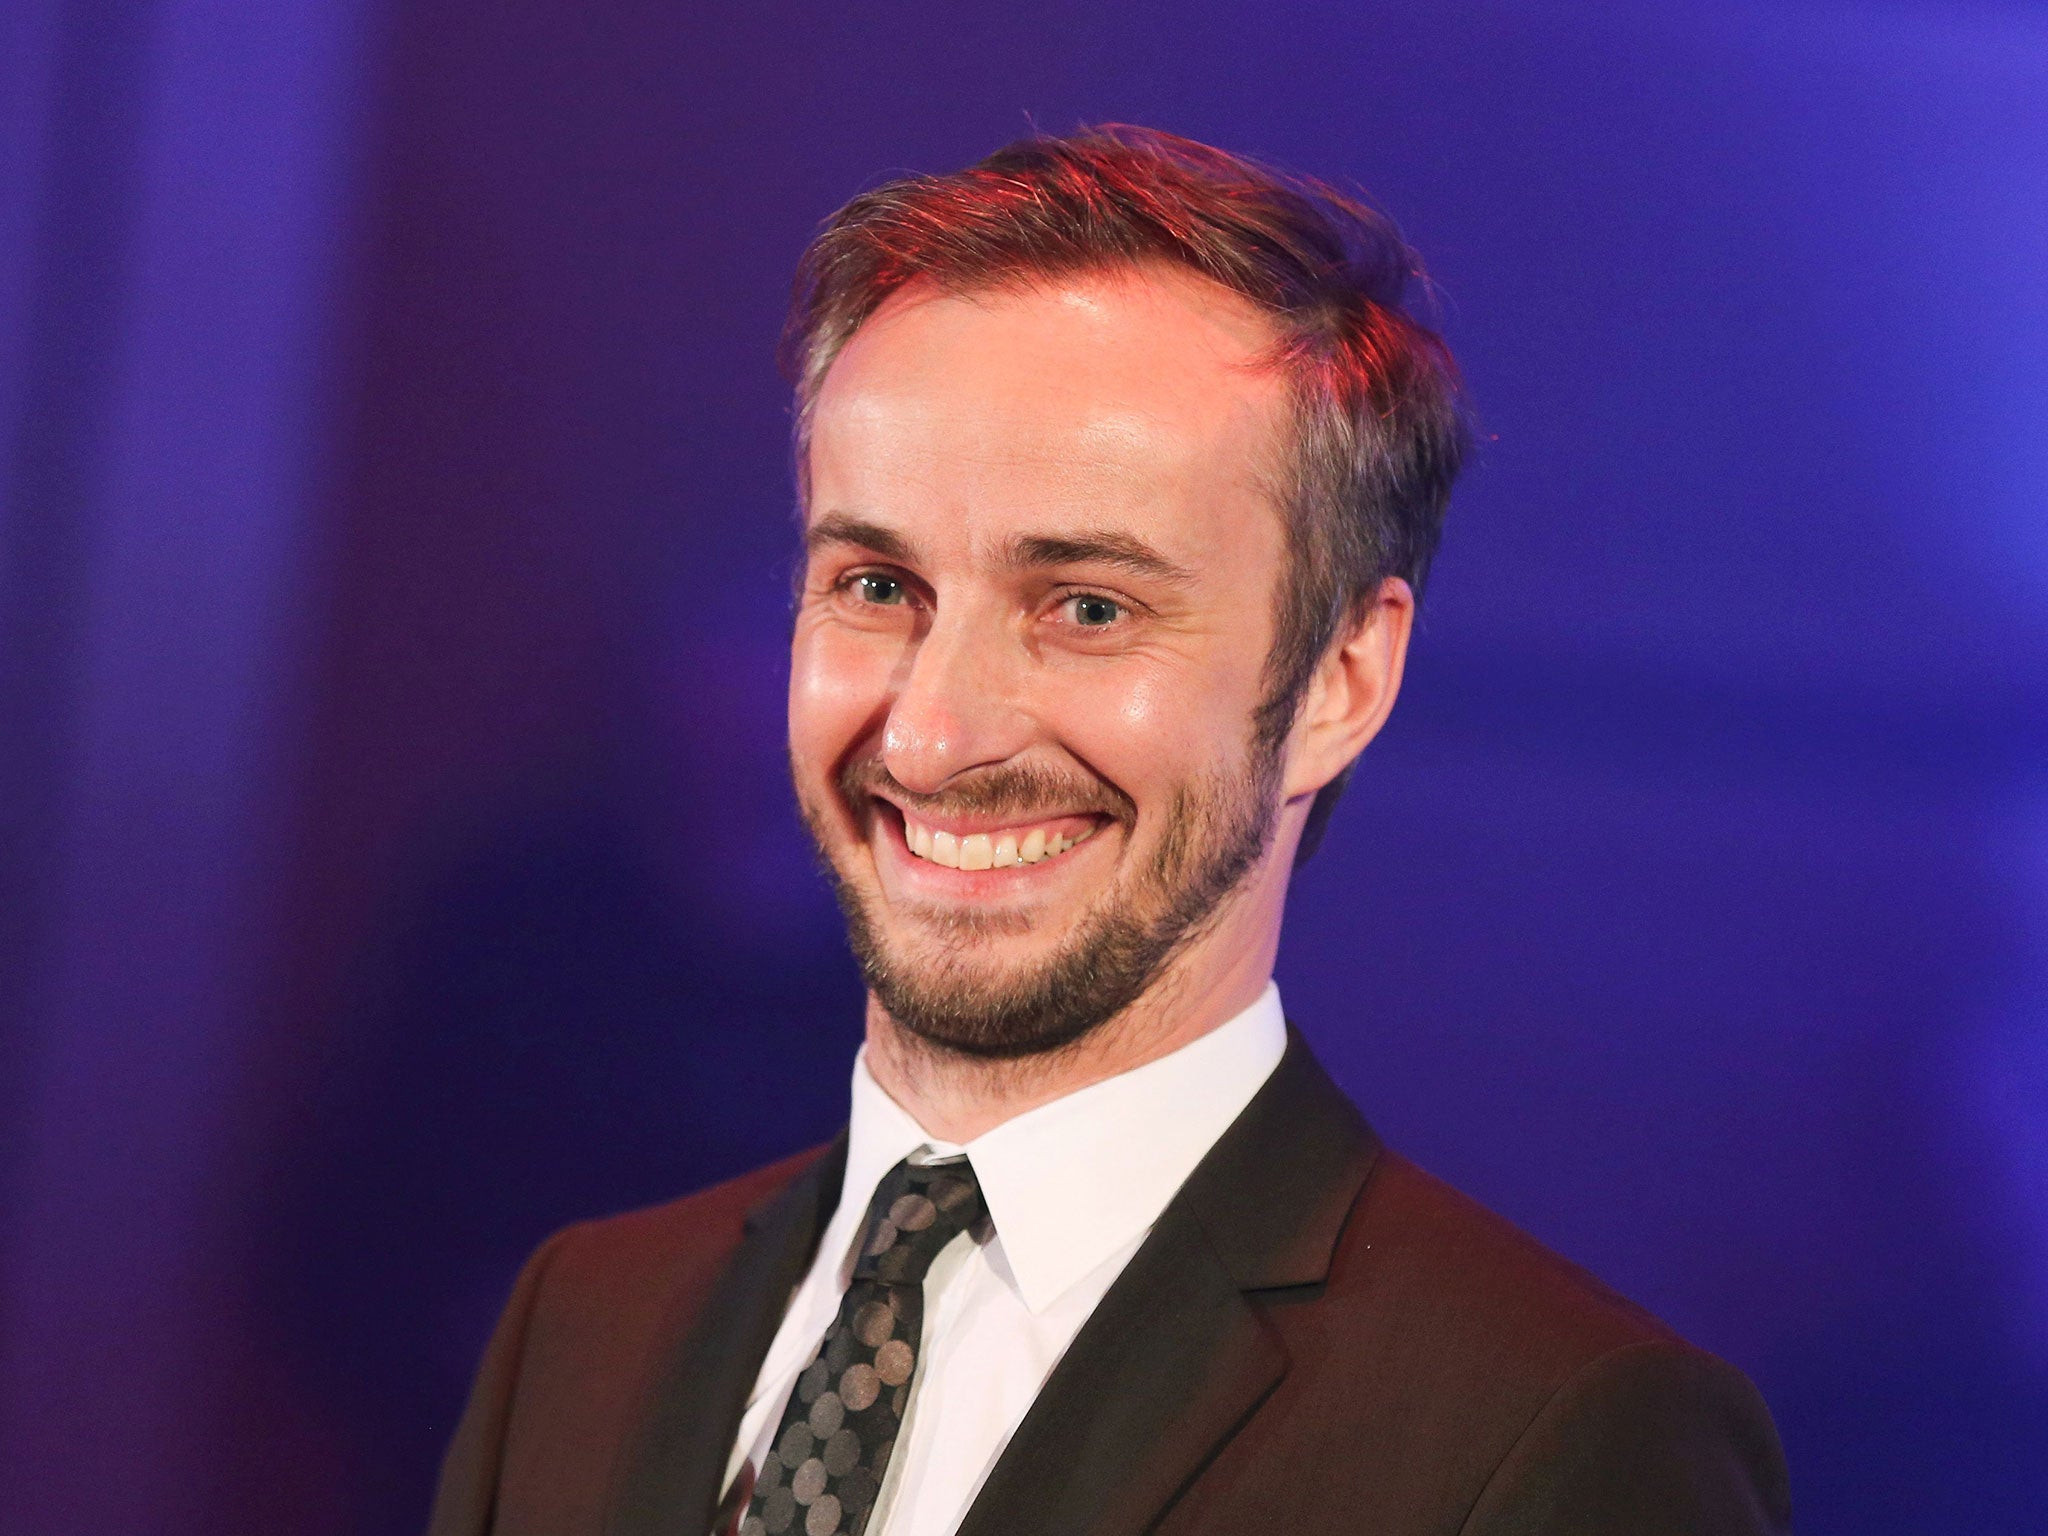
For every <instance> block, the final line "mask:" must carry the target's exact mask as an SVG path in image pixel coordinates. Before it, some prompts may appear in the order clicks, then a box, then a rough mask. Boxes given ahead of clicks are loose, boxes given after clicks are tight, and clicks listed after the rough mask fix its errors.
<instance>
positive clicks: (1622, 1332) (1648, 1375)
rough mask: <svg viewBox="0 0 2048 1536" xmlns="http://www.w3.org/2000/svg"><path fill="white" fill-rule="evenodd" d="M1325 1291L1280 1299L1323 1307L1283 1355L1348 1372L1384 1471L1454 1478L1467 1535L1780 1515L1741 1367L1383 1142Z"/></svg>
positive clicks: (1741, 1524)
mask: <svg viewBox="0 0 2048 1536" xmlns="http://www.w3.org/2000/svg"><path fill="white" fill-rule="evenodd" d="M1319 1299H1320V1302H1321V1303H1322V1304H1321V1305H1312V1306H1303V1307H1300V1308H1299V1309H1298V1312H1299V1316H1298V1317H1290V1316H1288V1314H1289V1313H1290V1312H1292V1311H1295V1310H1296V1309H1292V1308H1288V1307H1286V1306H1284V1305H1283V1306H1281V1307H1279V1308H1276V1309H1275V1314H1274V1315H1275V1318H1276V1321H1278V1322H1279V1324H1280V1326H1281V1328H1282V1330H1283V1332H1297V1331H1300V1330H1301V1328H1302V1327H1303V1326H1304V1325H1305V1324H1309V1323H1310V1320H1311V1316H1312V1315H1313V1314H1317V1313H1320V1314H1322V1316H1321V1320H1320V1321H1319V1322H1316V1323H1313V1325H1312V1326H1314V1327H1315V1328H1316V1331H1317V1332H1318V1333H1319V1334H1321V1335H1322V1338H1321V1339H1320V1340H1319V1343H1320V1345H1321V1348H1320V1350H1319V1351H1318V1352H1314V1353H1311V1352H1303V1353H1301V1354H1298V1355H1297V1357H1296V1358H1297V1359H1308V1360H1315V1361H1318V1362H1326V1364H1319V1365H1311V1367H1310V1371H1309V1374H1310V1375H1312V1376H1325V1377H1326V1384H1325V1390H1326V1391H1327V1390H1330V1389H1331V1388H1334V1387H1335V1386H1336V1385H1337V1383H1338V1381H1340V1380H1347V1379H1348V1381H1349V1382H1350V1383H1352V1392H1353V1396H1352V1398H1351V1401H1352V1402H1353V1403H1354V1404H1356V1405H1357V1410H1356V1411H1363V1412H1364V1413H1365V1414H1366V1415H1367V1416H1368V1417H1370V1418H1372V1419H1373V1420H1375V1421H1376V1423H1375V1426H1374V1427H1375V1430H1376V1432H1380V1433H1383V1434H1384V1435H1385V1436H1386V1438H1387V1443H1388V1444H1389V1445H1390V1446H1391V1447H1392V1448H1394V1449H1395V1450H1396V1454H1395V1456H1394V1457H1393V1458H1392V1462H1391V1464H1390V1465H1389V1466H1388V1467H1387V1468H1385V1469H1383V1475H1385V1476H1386V1477H1388V1478H1391V1479H1392V1480H1393V1481H1395V1482H1400V1481H1402V1480H1403V1479H1405V1478H1408V1477H1411V1476H1415V1475H1417V1474H1418V1473H1421V1474H1423V1475H1425V1476H1426V1477H1427V1478H1429V1479H1441V1480H1442V1481H1441V1482H1440V1483H1438V1486H1439V1487H1449V1488H1457V1489H1460V1490H1462V1492H1461V1493H1460V1494H1459V1495H1458V1496H1457V1498H1456V1499H1455V1500H1454V1502H1455V1503H1456V1504H1457V1505H1459V1506H1460V1507H1462V1508H1463V1509H1464V1510H1465V1511H1466V1512H1467V1513H1468V1514H1469V1524H1466V1525H1465V1527H1464V1528H1465V1529H1466V1530H1468V1531H1472V1532H1479V1531H1492V1530H1494V1529H1496V1528H1499V1529H1504V1530H1515V1531H1522V1530H1525V1529H1526V1530H1531V1531H1538V1530H1540V1531H1549V1530H1553V1529H1555V1530H1566V1529H1569V1530H1575V1531H1581V1532H1596V1531H1604V1530H1608V1529H1614V1530H1632V1529H1638V1528H1641V1524H1640V1522H1641V1519H1643V1518H1648V1519H1649V1520H1650V1524H1651V1526H1652V1527H1655V1528H1670V1529H1684V1530H1693V1529H1698V1530H1703V1531H1704V1530H1711V1531H1723V1530H1729V1531H1735V1530H1740V1531H1763V1530H1774V1529H1779V1528H1781V1527H1782V1526H1783V1524H1784V1521H1785V1518H1786V1515H1785V1510H1786V1507H1787V1504H1788V1497H1787V1494H1786V1491H1785V1490H1786V1481H1785V1470H1784V1459H1783V1453H1782V1451H1781V1449H1780V1447H1779V1444H1778V1440H1777V1434H1776V1431H1775V1429H1774V1428H1773V1427H1772V1424H1771V1418H1770V1414H1769V1411H1768V1409H1767V1408H1766V1407H1765V1406H1764V1403H1763V1400H1762V1398H1761V1397H1760V1396H1759V1395H1758V1394H1757V1391H1756V1389H1755V1387H1754V1386H1752V1385H1751V1384H1750V1382H1749V1380H1748V1379H1747V1378H1746V1377H1745V1376H1744V1375H1743V1374H1742V1373H1741V1372H1740V1371H1738V1370H1736V1369H1735V1368H1734V1367H1733V1366H1731V1365H1728V1364H1727V1363H1726V1362H1724V1361H1722V1360H1719V1359H1717V1358H1715V1357H1714V1356H1713V1355H1711V1354H1709V1353H1707V1352H1706V1351H1704V1350H1702V1349H1699V1348H1697V1347H1695V1346H1694V1345H1692V1344H1690V1343H1688V1342H1687V1341H1686V1340H1685V1339H1683V1338H1681V1337H1680V1336H1679V1335H1678V1334H1677V1333H1676V1332H1675V1331H1674V1330H1672V1329H1671V1328H1670V1327H1669V1326H1667V1325H1666V1324H1665V1323H1663V1322H1662V1321H1661V1320H1659V1319H1658V1318H1657V1317H1655V1316H1654V1315H1653V1314H1651V1313H1650V1312H1648V1311H1647V1310H1645V1309H1644V1308H1642V1307H1640V1306H1638V1305H1637V1304H1635V1303H1634V1302H1632V1301H1630V1300H1629V1299H1628V1298H1626V1297H1624V1296H1622V1295H1620V1294H1619V1293H1617V1292H1616V1291H1614V1290H1613V1289H1612V1288H1610V1287H1609V1286H1607V1285H1605V1284H1604V1283H1602V1282H1601V1281H1600V1280H1599V1279H1598V1278H1597V1277H1595V1276H1594V1275H1592V1274H1591V1273H1589V1272H1588V1271H1586V1270H1585V1269H1583V1268H1581V1267H1580V1266H1578V1265H1577V1264H1574V1263H1572V1262H1571V1261H1570V1260H1568V1259H1566V1258H1564V1257H1562V1256H1561V1255H1559V1254H1557V1253H1555V1252H1553V1251H1552V1250H1551V1249H1549V1248H1547V1247H1545V1246H1544V1245H1543V1244H1542V1243H1540V1242H1538V1241H1537V1240H1536V1239H1535V1238H1533V1237H1531V1236H1530V1235H1529V1234H1528V1233H1526V1232H1524V1231H1522V1230H1521V1229H1520V1228H1518V1227H1516V1226H1515V1225H1514V1224H1513V1223H1511V1222H1509V1221H1507V1220H1506V1219H1505V1218H1503V1217H1501V1216H1499V1215H1497V1214H1495V1213H1494V1212H1493V1211H1490V1210H1488V1209H1487V1208H1486V1207H1485V1206H1483V1205H1481V1204H1480V1203H1479V1202H1478V1201H1476V1200H1473V1199H1472V1198H1470V1197H1469V1196H1467V1195H1464V1194H1462V1193H1460V1192H1459V1191H1458V1190H1456V1189H1454V1188H1452V1187H1451V1186H1450V1185H1449V1184H1446V1183H1445V1182H1444V1181H1442V1180H1441V1179H1438V1178H1435V1177H1433V1176H1432V1175H1430V1174H1428V1173H1426V1172H1424V1171H1423V1170H1422V1169H1420V1168H1418V1167H1416V1166H1415V1164H1413V1163H1411V1162H1409V1161H1408V1160H1407V1159H1405V1158H1403V1157H1400V1156H1399V1155H1397V1154H1395V1153H1393V1152H1391V1151H1388V1150H1385V1149H1384V1148H1382V1149H1381V1150H1380V1152H1379V1153H1378V1155H1377V1157H1376V1158H1375V1159H1374V1164H1373V1167H1372V1170H1371V1172H1370V1173H1369V1174H1368V1176H1367V1177H1366V1179H1365V1181H1364V1183H1363V1185H1362V1186H1361V1187H1360V1189H1359V1191H1358V1194H1357V1197H1356V1199H1355V1200H1354V1202H1353V1205H1352V1209H1351V1212H1350V1215H1349V1218H1348V1219H1347V1221H1346V1223H1345V1228H1344V1231H1343V1234H1342V1236H1341V1238H1340V1240H1339V1242H1338V1245H1337V1249H1336V1252H1335V1253H1334V1255H1333V1262H1332V1265H1331V1270H1330V1275H1329V1280H1328V1283H1327V1285H1326V1287H1325V1289H1324V1291H1323V1293H1322V1295H1321V1297H1320V1298H1319ZM1362 1381H1369V1382H1371V1383H1372V1386H1371V1387H1370V1388H1369V1389H1366V1390H1364V1391H1362V1392H1360V1391H1359V1390H1358V1388H1357V1384H1358V1383H1360V1382H1362ZM1410 1493H1411V1494H1412V1495H1413V1496H1416V1497H1421V1496H1422V1493H1423V1490H1422V1489H1421V1488H1419V1487H1418V1488H1415V1489H1411V1490H1410ZM1538 1511H1544V1512H1546V1513H1544V1515H1543V1518H1541V1519H1537V1518H1535V1516H1536V1513H1537V1512H1538ZM1681 1514H1682V1516H1683V1518H1680V1515H1681ZM1666 1516H1670V1517H1671V1518H1670V1519H1668V1520H1667V1519H1666V1518H1665V1517H1666ZM1496 1521H1498V1522H1500V1524H1499V1525H1498V1527H1497V1526H1496V1524H1495V1523H1494V1522H1496ZM1632 1521H1633V1522H1635V1523H1631V1522H1632ZM1659 1522H1662V1524H1661V1525H1660V1524H1659Z"/></svg>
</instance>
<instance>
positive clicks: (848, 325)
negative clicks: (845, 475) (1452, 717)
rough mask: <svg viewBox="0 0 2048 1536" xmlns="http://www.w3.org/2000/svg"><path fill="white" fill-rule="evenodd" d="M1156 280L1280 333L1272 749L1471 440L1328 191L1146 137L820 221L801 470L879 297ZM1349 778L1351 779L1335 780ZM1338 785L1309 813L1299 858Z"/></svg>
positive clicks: (813, 251) (896, 192) (996, 167)
mask: <svg viewBox="0 0 2048 1536" xmlns="http://www.w3.org/2000/svg"><path fill="white" fill-rule="evenodd" d="M1154 262H1169V263H1173V264H1177V265H1179V266H1183V267H1186V268H1190V269H1192V270H1193V271H1195V272H1198V273H1200V274H1201V275H1203V276H1205V277H1207V278H1210V279H1212V280H1213V281H1215V282H1218V283H1220V284H1222V285H1223V286H1224V287H1226V288H1228V289H1230V290H1232V291H1233V292H1235V293H1238V294H1240V295H1242V296H1243V297H1244V298H1246V299H1248V300H1250V301H1251V302H1252V303H1253V304H1255V305H1257V306H1258V307H1259V308H1260V309H1261V310H1263V311H1264V312H1265V313H1266V314H1267V315H1268V316H1269V317H1270V318H1271V320H1272V323H1273V327H1274V335H1275V342H1274V349H1273V354H1272V361H1273V365H1274V366H1275V367H1278V368H1280V369H1282V370H1283V371H1284V372H1285V373H1286V375H1287V377H1288V379H1289V382H1290V386H1291V393H1292V396H1293V400H1294V409H1295V434H1294V441H1293V443H1292V444H1291V445H1290V448H1291V451H1290V452H1289V453H1288V454H1287V456H1286V461H1285V465H1284V469H1283V471H1282V475H1281V480H1282V484H1281V486H1280V487H1279V488H1278V496H1277V499H1278V500H1279V501H1280V502H1281V506H1280V509H1279V510H1280V512H1281V515H1282V516H1283V518H1284V519H1285V522H1286V527H1287V536H1288V548H1289V564H1288V571H1287V575H1286V577H1285V579H1284V580H1283V582H1282V584H1281V591H1280V593H1279V597H1278V604H1279V607H1278V623H1277V625H1276V632H1275V633H1276V638H1275V642H1274V646H1273V652H1272V655H1271V657H1270V658H1269V660H1268V677H1269V684H1268V688H1267V693H1266V698H1265V702H1264V703H1262V704H1261V705H1260V707H1259V711H1258V715H1257V718H1256V720H1255V723H1254V724H1255V731H1256V733H1257V736H1258V739H1259V741H1260V743H1261V744H1262V745H1264V746H1266V747H1268V748H1272V747H1276V746H1277V744H1278V742H1279V741H1280V740H1281V739H1283V738H1284V737H1285V735H1286V733H1287V731H1288V729H1289V728H1290V726H1291V725H1292V723H1293V719H1294V716H1295V713H1296V711H1297V709H1298V708H1299V705H1300V701H1301V698H1302V696H1303V694H1304V692H1305V691H1306V689H1307V686H1308V683H1309V679H1310V678H1311V677H1312V676H1313V674H1314V671H1315V668H1316V665H1317V663H1318V662H1319V661H1320V660H1321V658H1322V656H1323V654H1324V652H1325V651H1326V650H1327V649H1328V647H1329V646H1330V644H1331V643H1332V641H1333V640H1334V639H1335V638H1336V637H1337V636H1338V635H1339V634H1340V633H1344V632H1347V631H1348V629H1349V627H1350V625H1351V624H1352V623H1353V622H1355V621H1356V619H1357V617H1358V616H1359V615H1360V614H1361V612H1362V610H1363V607H1364V605H1365V604H1366V603H1367V602H1368V601H1369V600H1370V599H1371V598H1372V597H1373V595H1374V594H1375V593H1376V592H1377V591H1378V590H1379V587H1380V584H1381V582H1382V581H1384V580H1385V579H1386V578H1387V577H1390V576H1398V577H1401V578H1402V579H1404V580H1405V581H1406V582H1407V583H1408V584H1409V586H1410V587H1412V588H1413V589H1414V591H1415V592H1416V594H1417V596H1418V597H1419V596H1420V595H1421V592H1422V588H1423V584H1424V582H1425V580H1426V578H1427V576H1428V574H1429V565H1430V561H1431V558H1432V557H1433V556H1434V554H1435V552H1436V547H1437V542H1438V539H1439V537H1440V535H1441V532H1442V528H1443V518H1444V512H1445V508H1446V507H1447V505H1448V504H1449V500H1450V491H1451V484H1452V482H1453V480H1455V478H1456V476H1457V472H1458V466H1459V464H1460V462H1461V461H1462V459H1463V456H1464V452H1465V448H1466V445H1467V442H1468V440H1469V431H1468V427H1467V422H1466V415H1465V411H1464V408H1463V403H1462V397H1461V391H1460V386H1459V381H1458V375H1457V368H1456V365H1455V364H1454V363H1453V362H1452V359H1451V355H1450V352H1449V350H1448V349H1447V348H1446V347H1445V345H1444V343H1443V340H1442V338H1441V337H1440V336H1438V335H1437V334H1436V332H1435V331H1434V330H1432V329H1430V328H1429V327H1427V326H1425V325H1423V324H1422V323H1421V322H1420V321H1419V320H1418V319H1417V318H1416V317H1415V316H1414V314H1413V313H1411V311H1410V309H1409V307H1408V298H1409V295H1410V293H1411V292H1412V291H1414V290H1416V289H1417V288H1418V287H1420V286H1421V285H1422V284H1423V283H1424V282H1425V279H1424V277H1423V274H1422V270H1421V266H1420V263H1419V262H1418V260H1417V258H1416V256H1415V253H1414V252H1413V251H1412V250H1411V249H1410V248H1409V247H1408V245H1407V243H1406V242H1405V241H1404V240H1403V239H1402V238H1401V235H1400V232H1399V231H1398V230H1397V229H1396V228H1395V227H1394V225H1393V223H1392V222H1391V221H1390V220H1389V219H1387V217H1386V216H1385V215H1383V214H1381V213H1380V212H1378V211H1377V210H1375V209H1373V208H1371V207H1370V206H1368V205H1367V204H1366V203H1365V202H1364V201H1363V200H1362V199H1360V198H1358V197H1355V196H1352V195H1350V194H1347V193H1344V192H1342V191H1340V190H1338V189H1337V188H1335V187H1333V186H1331V185H1329V184H1328V183H1325V182H1321V181H1316V180H1312V179H1309V178H1306V177H1299V176H1293V175H1289V174H1286V173H1283V172H1280V171H1277V170H1274V169H1272V168H1270V167H1267V166H1265V165H1262V164H1260V163H1258V162H1257V161H1254V160H1250V159H1247V158H1245V157H1243V156H1239V155H1233V154H1229V153H1227V152H1225V151H1223V150H1219V149H1214V148H1211V147H1210V146H1208V145H1205V144H1198V143H1196V142H1194V141H1193V140H1190V139H1184V138H1180V137H1177V136H1176V135H1173V134H1169V133H1162V132H1159V131H1158V130H1156V129H1148V128H1134V127H1128V126H1123V125H1115V124H1112V125H1106V126H1103V127H1098V128H1090V129H1084V130H1082V131H1081V132H1078V133H1075V134H1072V135H1068V136H1064V137H1050V136H1040V137H1034V138H1028V139H1021V140H1019V141H1017V142H1016V143H1014V144H1010V145H1008V146H1006V147H1004V148H1003V149H1000V150H998V151H996V153H994V154H993V155H990V156H989V157H988V158H987V159H985V160H983V161H981V162H979V163H978V164H976V165H972V166H969V167H968V168H967V169H965V170H963V171H957V172H954V173H952V174H950V175H944V176H911V177H905V178H903V179H900V180H897V181H892V182H889V183H887V184H886V185H883V186H880V187H877V188H875V189H874V190H873V191H870V192H865V193H863V194H861V195H860V196H859V197H856V198H854V199H853V200H852V201H851V202H849V203H848V204H847V205H846V206H845V207H844V208H842V209H840V210H839V212H837V213H836V214H834V215H833V216H832V217H831V218H830V219H828V220H827V221H826V223H825V225H824V227H823V228H822V229H821V230H820V232H819V234H818V236H817V238H816V239H814V240H813V241H812V242H811V244H810V246H809V248H808V249H807V250H806V251H805V252H804V255H803V259H802V262H801V263H800V265H799V267H798V270H797V278H796V287H795V294H794V298H793V301H792V304H791V309H790V317H789V324H788V327H787V330H786V332H785V335H784V359H785V364H786V366H787V368H788V370H789V373H790V376H791V378H792V381H793V382H794V384H795V386H796V394H797V412H796V461H797V475H798V481H799V486H800V488H801V489H803V490H805V491H807V489H808V488H807V486H805V485H804V481H805V479H806V475H807V470H806V464H805V460H806V453H805V448H806V444H807V440H808V434H809V429H810V417H811V410H812V407H813V405H814V404H815V402H816V399H817V395H818V391H819V388H820V386H821V385H822V384H823V382H824V378H825V374H826V372H827V371H828V370H829V369H830V367H831V365H832V361H833V359H834V358H836V357H837V356H838V355H839V352H840V350H841V349H842V348H844V347H845V345H846V343H847V342H848V340H849V339H851V337H852V336H853V334H854V333H855V332H856V331H857V330H859V329H860V327H861V325H862V324H863V323H865V322H866V320H867V319H868V317H869V316H871V315H872V314H874V312H875V311H876V310H877V309H878V308H880V307H881V305H882V304H883V303H884V301H886V300H887V299H888V298H889V296H890V295H891V294H893V293H895V292H897V291H898V290H899V289H901V288H903V287H905V286H906V285H908V284H910V283H914V282H922V283H931V284H935V285H937V286H939V287H940V288H942V289H945V290H948V291H953V292H972V291H976V290H984V289H988V288H995V287H1002V286H1006V285H1009V284H1015V283H1023V282H1031V281H1034V280H1041V279H1048V278H1052V279H1056V278H1059V277H1063V276H1072V275H1077V274H1081V273H1087V272H1099V271H1115V270H1119V269H1134V268H1139V267H1142V266H1144V265H1146V264H1148V263H1154ZM1347 776H1348V775H1347ZM1343 785H1344V778H1343V777H1340V778H1339V779H1338V780H1337V781H1336V782H1334V783H1333V784H1331V785H1330V786H1328V787H1327V788H1326V789H1325V790H1324V791H1323V793H1322V794H1321V795H1320V796H1318V798H1317V801H1316V805H1315V808H1314V810H1313V811H1312V812H1311V814H1310V817H1309V822H1308V826H1307V828H1306V829H1305V831H1304V833H1303V837H1302V842H1301V849H1300V853H1299V855H1298V857H1299V858H1306V857H1307V856H1308V854H1309V853H1310V852H1312V851H1313V850H1314V847H1315V845H1316V843H1317V841H1318V840H1319V839H1320V837H1321V834H1322V829H1323V826H1324V824H1325V822H1326V820H1327V818H1328V815H1329V812H1330V809H1331V807H1332V806H1333V805H1334V804H1335V801H1336V798H1337V796H1338V794H1340V793H1341V792H1342V789H1343Z"/></svg>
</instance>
